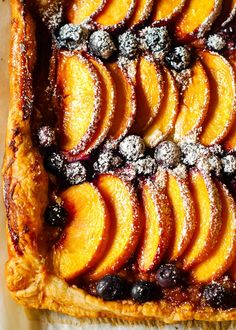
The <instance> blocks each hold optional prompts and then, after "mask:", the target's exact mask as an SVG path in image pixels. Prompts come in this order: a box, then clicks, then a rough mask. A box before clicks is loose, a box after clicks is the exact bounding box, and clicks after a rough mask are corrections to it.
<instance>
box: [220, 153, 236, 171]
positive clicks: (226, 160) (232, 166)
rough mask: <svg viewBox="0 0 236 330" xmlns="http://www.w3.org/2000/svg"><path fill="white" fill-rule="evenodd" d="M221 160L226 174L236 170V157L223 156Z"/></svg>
mask: <svg viewBox="0 0 236 330" xmlns="http://www.w3.org/2000/svg"><path fill="white" fill-rule="evenodd" d="M221 162H222V166H223V170H224V172H225V173H226V174H234V173H235V172H236V157H235V156H234V155H227V156H225V157H223V158H222V159H221Z"/></svg>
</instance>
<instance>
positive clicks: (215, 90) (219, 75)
mask: <svg viewBox="0 0 236 330" xmlns="http://www.w3.org/2000/svg"><path fill="white" fill-rule="evenodd" d="M200 56H201V59H202V60H203V63H204V64H205V68H206V72H207V74H208V77H209V81H210V90H211V100H210V104H209V109H208V112H207V116H206V119H205V121H204V123H203V125H202V133H201V135H200V142H201V143H202V144H204V145H207V146H208V145H211V144H215V143H221V142H222V140H223V139H224V138H225V136H226V135H227V134H228V133H229V131H230V129H231V127H232V125H233V120H234V119H235V114H236V84H235V83H236V82H235V73H234V70H233V68H232V66H231V65H230V63H229V62H228V61H227V60H226V59H225V58H224V57H222V56H221V55H219V54H216V53H211V52H209V51H203V52H201V53H200Z"/></svg>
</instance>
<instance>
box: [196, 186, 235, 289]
mask: <svg viewBox="0 0 236 330" xmlns="http://www.w3.org/2000/svg"><path fill="white" fill-rule="evenodd" d="M217 188H218V190H219V193H220V197H221V203H222V219H223V224H222V228H221V231H220V234H219V238H218V242H217V244H216V246H215V248H214V250H213V252H212V253H211V254H210V255H209V257H208V258H207V259H206V260H205V261H203V262H202V263H200V264H198V265H197V266H195V267H194V268H193V269H192V271H191V275H192V277H193V278H194V280H195V281H197V282H200V283H208V282H210V281H212V280H216V279H217V278H219V277H220V276H222V275H223V274H224V273H225V272H226V271H227V270H228V269H229V268H230V266H231V265H232V263H233V260H234V258H235V256H236V249H235V246H236V205H235V202H234V199H233V197H232V196H231V195H230V193H229V192H228V190H227V188H226V187H225V186H224V185H222V184H221V183H219V182H218V183H217Z"/></svg>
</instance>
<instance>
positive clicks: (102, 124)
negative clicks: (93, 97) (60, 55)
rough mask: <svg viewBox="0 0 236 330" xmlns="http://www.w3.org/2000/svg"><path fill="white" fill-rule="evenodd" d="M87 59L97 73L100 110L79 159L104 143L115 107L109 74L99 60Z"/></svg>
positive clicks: (90, 57) (112, 86) (113, 87)
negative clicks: (93, 128) (99, 116)
mask: <svg viewBox="0 0 236 330" xmlns="http://www.w3.org/2000/svg"><path fill="white" fill-rule="evenodd" d="M87 58H88V59H89V61H90V62H91V63H92V64H93V65H94V67H95V68H96V69H97V71H98V75H99V78H100V81H101V89H102V108H101V118H100V120H99V122H98V126H97V129H96V131H95V133H94V135H93V137H92V140H91V141H89V142H88V143H87V144H86V148H85V150H84V151H83V152H82V154H80V155H79V156H80V157H81V158H82V157H84V156H86V155H88V154H89V153H91V151H92V150H93V149H95V148H96V147H97V146H98V145H100V144H101V143H102V142H103V141H104V139H105V138H106V136H107V134H108V131H109V129H110V128H111V125H112V119H113V116H114V110H115V106H116V90H115V86H114V82H113V80H112V78H111V74H110V72H109V71H108V70H107V68H106V66H105V65H104V64H103V63H102V62H101V61H100V60H98V59H95V58H94V57H92V56H87Z"/></svg>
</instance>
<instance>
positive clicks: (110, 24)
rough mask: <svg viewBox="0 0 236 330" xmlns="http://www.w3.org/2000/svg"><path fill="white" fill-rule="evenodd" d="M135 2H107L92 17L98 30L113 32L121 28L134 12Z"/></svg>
mask: <svg viewBox="0 0 236 330" xmlns="http://www.w3.org/2000/svg"><path fill="white" fill-rule="evenodd" d="M135 3H136V0H109V1H107V2H106V4H105V6H104V7H103V9H102V11H101V12H100V13H98V14H97V15H96V16H95V17H94V19H93V20H94V22H95V23H97V25H98V27H99V28H103V29H106V30H115V29H116V28H120V27H121V26H123V25H124V24H125V23H126V21H127V20H128V19H129V18H130V17H131V15H132V14H133V12H134V8H135Z"/></svg>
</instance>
